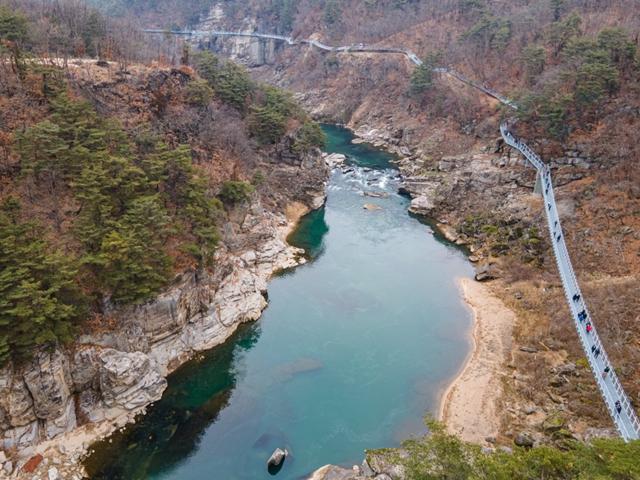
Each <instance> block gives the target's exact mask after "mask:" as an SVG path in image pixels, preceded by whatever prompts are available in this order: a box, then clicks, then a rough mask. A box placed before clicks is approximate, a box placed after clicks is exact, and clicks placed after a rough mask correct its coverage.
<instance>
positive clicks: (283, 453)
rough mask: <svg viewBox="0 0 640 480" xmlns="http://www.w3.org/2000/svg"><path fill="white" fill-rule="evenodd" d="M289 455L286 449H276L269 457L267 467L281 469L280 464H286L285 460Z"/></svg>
mask: <svg viewBox="0 0 640 480" xmlns="http://www.w3.org/2000/svg"><path fill="white" fill-rule="evenodd" d="M287 454H288V452H287V450H286V449H285V450H282V449H281V448H276V449H275V450H274V451H273V453H272V454H271V456H270V457H269V460H267V467H279V466H280V464H281V463H282V462H284V459H285V458H287Z"/></svg>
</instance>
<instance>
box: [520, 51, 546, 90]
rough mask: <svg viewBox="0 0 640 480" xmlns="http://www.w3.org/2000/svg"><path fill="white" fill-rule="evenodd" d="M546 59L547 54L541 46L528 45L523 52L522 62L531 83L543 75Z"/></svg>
mask: <svg viewBox="0 0 640 480" xmlns="http://www.w3.org/2000/svg"><path fill="white" fill-rule="evenodd" d="M546 59H547V52H546V50H545V49H544V48H543V47H541V46H539V45H528V46H527V47H525V49H524V50H523V51H522V62H523V63H524V66H525V70H526V72H527V78H528V79H529V81H530V82H531V81H532V80H533V79H534V78H536V77H537V76H538V75H540V74H541V73H542V71H543V70H544V65H545V62H546Z"/></svg>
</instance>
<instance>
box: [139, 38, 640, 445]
mask: <svg viewBox="0 0 640 480" xmlns="http://www.w3.org/2000/svg"><path fill="white" fill-rule="evenodd" d="M143 31H144V32H145V33H157V34H169V35H184V36H191V37H199V36H202V37H205V36H235V37H253V38H263V39H268V40H278V41H283V42H286V43H287V44H288V45H302V44H307V45H311V46H313V47H316V48H318V49H320V50H324V51H328V52H345V53H359V52H362V53H381V54H401V55H404V56H405V57H407V58H408V59H409V60H410V61H411V62H412V63H414V64H415V65H418V66H419V65H422V63H423V62H422V61H421V60H420V59H419V58H418V56H417V55H416V54H415V53H413V52H412V51H410V50H406V49H402V48H385V47H369V46H366V45H364V44H362V43H361V44H358V45H349V46H341V47H333V46H329V45H325V44H324V43H321V42H319V41H317V40H312V39H304V40H294V39H293V38H292V37H285V36H283V35H271V34H264V33H255V32H232V31H217V30H208V31H197V30H196V31H176V30H173V31H168V30H143ZM434 71H435V72H437V73H442V74H446V75H450V76H451V77H453V78H455V79H457V80H459V81H461V82H463V83H466V84H467V85H469V86H471V87H473V88H475V89H477V90H479V91H481V92H483V93H485V94H486V95H489V96H491V97H493V98H495V99H496V100H498V101H499V102H500V103H502V104H503V105H505V106H507V107H510V108H512V109H514V110H517V109H518V106H517V105H516V103H515V102H513V101H512V100H510V99H509V98H507V97H505V96H503V95H501V94H499V93H498V92H496V91H495V90H492V89H491V88H489V87H487V86H485V85H482V84H480V83H478V82H476V81H474V80H471V79H469V78H467V77H465V76H464V75H462V74H461V73H458V72H456V71H455V70H453V69H450V68H447V67H437V68H435V69H434ZM500 133H501V134H502V138H503V139H504V141H505V142H506V143H507V145H509V146H511V147H513V148H515V149H516V150H518V151H519V152H520V153H521V154H522V155H523V156H524V157H525V158H526V159H527V161H528V162H529V163H531V165H532V166H533V167H534V168H535V169H536V171H537V175H538V179H539V181H541V184H542V197H543V199H544V204H545V212H546V217H547V226H548V228H549V238H550V240H551V244H552V246H553V253H554V256H555V259H556V266H557V267H558V272H559V274H560V278H561V280H562V286H563V288H564V293H565V297H566V299H567V303H568V305H569V310H570V311H571V318H572V320H573V323H574V326H575V327H576V331H577V333H578V338H579V339H580V343H581V344H582V349H583V350H584V353H585V355H586V357H587V360H588V361H589V365H590V366H591V370H592V372H593V377H594V379H595V381H596V384H597V385H598V388H599V390H600V393H601V395H602V398H603V399H604V403H605V405H606V407H607V410H608V412H609V415H610V416H611V418H612V419H613V422H614V424H615V426H616V428H617V430H618V432H619V433H620V435H621V436H622V438H623V439H624V440H625V441H629V440H638V439H640V421H639V420H638V417H637V415H636V413H635V410H634V409H633V406H632V405H631V401H630V400H629V397H628V396H627V394H626V393H625V391H624V389H623V388H622V385H621V384H620V380H619V379H618V376H617V375H616V373H615V370H614V369H613V365H612V364H611V362H610V361H609V357H608V355H607V352H606V350H605V348H604V345H603V344H602V342H601V341H600V336H599V335H598V332H597V330H596V327H595V324H594V323H593V320H592V319H591V315H590V314H589V311H588V309H587V304H586V302H585V300H584V297H583V296H582V292H581V291H580V285H579V284H578V280H577V279H576V275H575V272H574V270H573V266H572V265H571V260H570V259H569V252H568V250H567V245H566V243H565V240H564V233H563V232H562V226H561V224H560V216H559V215H558V209H557V206H556V200H555V196H554V193H553V181H552V178H551V170H550V169H549V167H548V166H547V165H546V164H545V163H544V162H543V161H542V159H541V158H540V157H539V156H538V155H537V154H536V153H535V152H534V151H533V150H531V148H529V146H527V144H526V143H524V142H523V141H522V140H520V139H518V138H516V137H515V136H514V135H513V134H512V133H511V132H510V131H509V129H508V125H507V123H506V122H505V123H503V124H502V125H500ZM587 325H589V326H590V331H587ZM596 352H598V354H597V355H596ZM606 367H609V372H608V373H607V374H606V375H603V373H604V369H605V368H606ZM618 410H620V411H618Z"/></svg>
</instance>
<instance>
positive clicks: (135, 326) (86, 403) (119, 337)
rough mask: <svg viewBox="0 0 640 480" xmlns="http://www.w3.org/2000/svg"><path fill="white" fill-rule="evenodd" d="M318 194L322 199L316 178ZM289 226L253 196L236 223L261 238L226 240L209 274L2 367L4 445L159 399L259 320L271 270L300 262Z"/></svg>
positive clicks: (31, 441) (29, 442)
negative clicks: (191, 363) (65, 345)
mask: <svg viewBox="0 0 640 480" xmlns="http://www.w3.org/2000/svg"><path fill="white" fill-rule="evenodd" d="M320 168H322V167H320ZM304 173H305V172H304V169H300V174H304ZM317 193H318V195H319V196H320V197H321V195H322V185H319V186H318V192H317ZM316 202H317V200H316ZM288 227H289V224H288V222H287V220H286V219H285V217H284V216H282V215H278V214H273V213H270V212H267V211H265V210H264V209H263V208H262V207H261V205H260V203H259V202H256V203H255V204H254V205H252V206H251V209H250V211H249V212H247V214H246V215H245V217H244V221H243V224H242V225H241V226H240V233H241V234H259V235H260V236H261V237H262V241H259V242H257V243H256V244H255V245H254V246H253V247H251V248H243V249H240V250H239V251H235V252H232V251H230V250H229V249H227V248H224V247H223V248H221V249H220V251H219V252H218V254H217V259H216V267H215V270H214V271H213V272H212V273H207V274H203V275H197V274H195V273H193V272H187V273H185V274H183V275H182V276H181V278H180V279H179V280H178V281H177V282H176V284H175V285H174V286H173V287H171V288H170V289H169V290H167V291H166V292H164V293H163V294H162V295H160V296H159V297H158V298H157V299H155V300H154V301H153V302H150V303H147V304H145V305H142V306H139V307H136V308H131V309H128V310H125V311H115V312H114V315H115V317H114V320H115V321H116V322H117V325H118V328H117V329H116V330H113V331H107V332H105V333H102V334H92V335H82V336H81V337H80V338H79V339H78V342H77V343H76V345H74V346H73V348H71V349H68V350H67V349H56V350H53V351H43V352H40V353H38V354H37V355H36V357H35V358H34V359H33V360H32V361H31V362H29V363H27V364H26V365H24V366H22V367H21V368H20V369H13V368H12V367H7V368H5V369H4V370H3V371H2V372H1V373H0V419H1V422H2V423H1V424H0V427H1V428H2V431H3V436H2V445H3V449H4V450H9V451H12V450H14V449H16V450H18V451H19V453H21V455H27V454H29V453H30V452H32V450H30V449H29V448H28V447H31V446H34V445H37V444H38V443H40V442H42V441H45V440H51V439H54V438H57V437H59V436H60V435H61V434H63V433H65V432H70V431H72V430H74V429H75V428H76V427H79V426H82V425H84V424H87V423H93V422H101V421H104V420H113V419H115V418H117V417H120V416H122V415H128V414H132V413H135V412H137V411H139V410H140V409H141V408H142V407H145V406H146V405H148V404H150V403H152V402H154V401H156V400H158V399H159V398H160V397H161V395H162V392H163V391H164V389H165V388H166V386H167V381H166V379H165V376H166V375H167V374H168V373H169V372H171V371H172V370H174V369H175V368H176V367H178V366H179V365H180V364H182V363H183V362H185V361H186V360H188V359H189V358H191V357H192V356H193V355H194V353H196V352H198V351H201V350H205V349H209V348H211V347H213V346H215V345H218V344H220V343H222V342H224V341H225V340H226V339H227V338H228V337H229V336H230V335H231V334H232V333H233V332H234V331H235V329H236V328H237V326H238V325H239V324H240V323H242V322H246V321H251V320H256V319H258V317H259V316H260V314H261V312H262V310H263V309H264V308H265V307H266V305H267V301H266V299H265V295H266V291H267V281H268V279H269V277H270V276H271V275H272V273H273V272H275V271H278V270H281V269H285V268H291V267H293V266H295V265H297V264H298V263H300V262H301V261H303V260H301V254H302V252H301V251H300V250H299V249H297V248H295V247H291V246H289V245H288V244H287V243H286V241H285V235H286V233H287V231H288V229H289V228H288Z"/></svg>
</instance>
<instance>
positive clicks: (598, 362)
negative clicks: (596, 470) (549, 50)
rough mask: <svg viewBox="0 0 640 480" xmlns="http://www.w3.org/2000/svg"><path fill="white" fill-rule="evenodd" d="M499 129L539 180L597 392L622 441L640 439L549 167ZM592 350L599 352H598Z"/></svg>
mask: <svg viewBox="0 0 640 480" xmlns="http://www.w3.org/2000/svg"><path fill="white" fill-rule="evenodd" d="M500 133H501V134H502V138H503V139H504V141H505V143H507V144H508V145H510V146H511V147H513V148H515V149H516V150H518V151H519V152H520V153H522V155H523V156H524V157H525V158H526V159H527V160H528V161H529V162H530V163H531V165H533V167H534V168H535V169H536V171H537V174H538V175H539V176H540V179H541V180H542V190H543V191H542V196H543V199H544V203H545V212H546V218H547V227H548V229H549V237H550V238H551V244H552V246H553V253H554V256H555V260H556V266H557V268H558V272H559V274H560V279H561V280H562V286H563V289H564V293H565V297H566V300H567V304H568V305H569V310H570V312H571V318H572V320H573V323H574V326H575V328H576V331H577V333H578V338H579V339H580V343H581V345H582V349H583V350H584V353H585V355H586V357H587V360H588V362H589V366H590V367H591V371H592V372H593V376H594V378H595V380H596V384H597V385H598V389H599V390H600V394H601V395H602V398H603V399H604V403H605V406H606V407H607V411H608V412H609V415H610V416H611V418H612V420H613V422H614V424H615V426H616V428H617V430H618V432H619V433H620V435H621V436H622V438H623V439H624V440H625V441H629V440H638V439H640V421H639V420H638V416H637V415H636V412H635V410H634V408H633V405H632V404H631V401H630V400H629V397H628V396H627V394H626V393H625V391H624V388H623V387H622V385H621V384H620V380H619V379H618V376H617V375H616V373H615V370H614V368H613V365H612V364H611V361H610V360H609V356H608V355H607V352H606V350H605V348H604V345H603V344H602V341H601V340H600V336H599V335H598V331H597V329H596V326H595V323H594V321H593V319H592V317H591V314H590V313H589V310H588V307H587V304H586V302H585V300H584V297H583V296H582V291H581V290H580V285H579V284H578V280H577V278H576V274H575V271H574V270H573V265H572V264H571V260H570V258H569V252H568V250H567V244H566V242H565V240H564V233H563V231H562V225H561V223H560V216H559V214H558V209H557V206H556V200H555V195H554V192H553V182H552V178H551V170H550V169H549V167H548V166H547V165H545V164H544V162H543V161H542V160H541V159H540V157H539V156H538V155H537V154H536V153H535V152H534V151H533V150H531V148H529V146H528V145H527V144H526V143H524V142H523V141H522V140H520V139H518V138H516V137H515V136H514V135H513V134H512V133H511V132H509V130H508V127H507V125H506V124H504V123H503V124H502V125H500ZM587 325H589V326H590V331H587ZM595 352H598V354H596V353H595ZM606 367H609V373H608V374H605V373H604V369H605V368H606Z"/></svg>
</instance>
